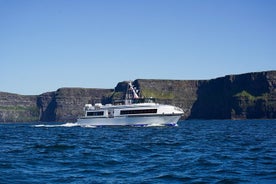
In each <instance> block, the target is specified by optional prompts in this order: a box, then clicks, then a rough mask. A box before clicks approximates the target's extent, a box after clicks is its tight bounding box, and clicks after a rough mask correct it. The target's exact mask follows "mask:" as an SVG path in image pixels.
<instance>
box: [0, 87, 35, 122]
mask: <svg viewBox="0 0 276 184" xmlns="http://www.w3.org/2000/svg"><path fill="white" fill-rule="evenodd" d="M38 120H39V108H38V107H37V103H36V96H28V95H18V94H13V93H5V92H0V122H18V121H25V122H27V121H38Z"/></svg>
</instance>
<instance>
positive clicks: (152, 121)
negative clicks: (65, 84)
mask: <svg viewBox="0 0 276 184" xmlns="http://www.w3.org/2000/svg"><path fill="white" fill-rule="evenodd" d="M84 111H85V115H84V116H83V117H81V118H79V119H78V121H77V123H78V124H80V125H88V126H108V125H130V126H150V125H152V126H154V125H167V126H177V122H178V120H179V119H180V118H181V116H182V115H183V114H184V112H183V110H182V109H180V108H179V107H175V106H172V105H164V104H158V103H156V102H155V99H154V98H141V97H139V95H138V91H137V90H136V88H135V87H134V86H133V85H132V82H128V88H127V91H126V95H125V100H124V101H121V102H115V103H114V104H106V105H102V104H101V103H96V104H95V105H92V104H85V107H84Z"/></svg>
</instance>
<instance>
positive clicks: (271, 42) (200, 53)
mask: <svg viewBox="0 0 276 184" xmlns="http://www.w3.org/2000/svg"><path fill="white" fill-rule="evenodd" d="M275 69H276V0H39V1H38V0H0V91H3V92H11V93H17V94H24V95H38V94H41V93H44V92H48V91H55V90H57V89H58V88H61V87H83V88H114V87H115V86H116V85H117V83H118V82H121V81H125V80H135V79H179V80H198V79H212V78H217V77H222V76H225V75H229V74H241V73H247V72H259V71H267V70H275Z"/></svg>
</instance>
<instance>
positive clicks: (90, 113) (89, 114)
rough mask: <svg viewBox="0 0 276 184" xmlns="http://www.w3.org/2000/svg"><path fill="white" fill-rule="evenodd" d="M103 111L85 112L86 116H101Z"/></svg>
mask: <svg viewBox="0 0 276 184" xmlns="http://www.w3.org/2000/svg"><path fill="white" fill-rule="evenodd" d="M103 115H104V111H95V112H87V116H103Z"/></svg>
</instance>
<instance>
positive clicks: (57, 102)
mask: <svg viewBox="0 0 276 184" xmlns="http://www.w3.org/2000/svg"><path fill="white" fill-rule="evenodd" d="M134 85H135V86H136V87H137V89H138V90H139V93H140V95H142V96H144V97H154V98H157V102H158V103H165V104H172V105H176V106H178V107H181V108H182V109H183V110H184V112H185V114H184V116H183V118H184V119H259V118H265V119H271V118H273V119H275V118H276V88H275V86H276V71H266V72H255V73H247V74H241V75H227V76H225V77H220V78H216V79H211V80H149V79H137V80H135V81H134ZM126 88H127V82H119V83H118V84H117V86H116V87H115V89H114V90H113V89H94V88H60V89H58V90H57V91H53V92H47V93H43V94H41V95H34V96H28V95H18V94H12V93H5V92H0V122H27V121H61V122H67V121H71V122H73V121H76V118H77V117H78V116H81V115H83V106H84V104H86V103H93V104H94V103H98V102H101V103H103V104H106V103H112V102H113V101H116V100H120V99H123V98H124V96H125V90H126Z"/></svg>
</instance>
